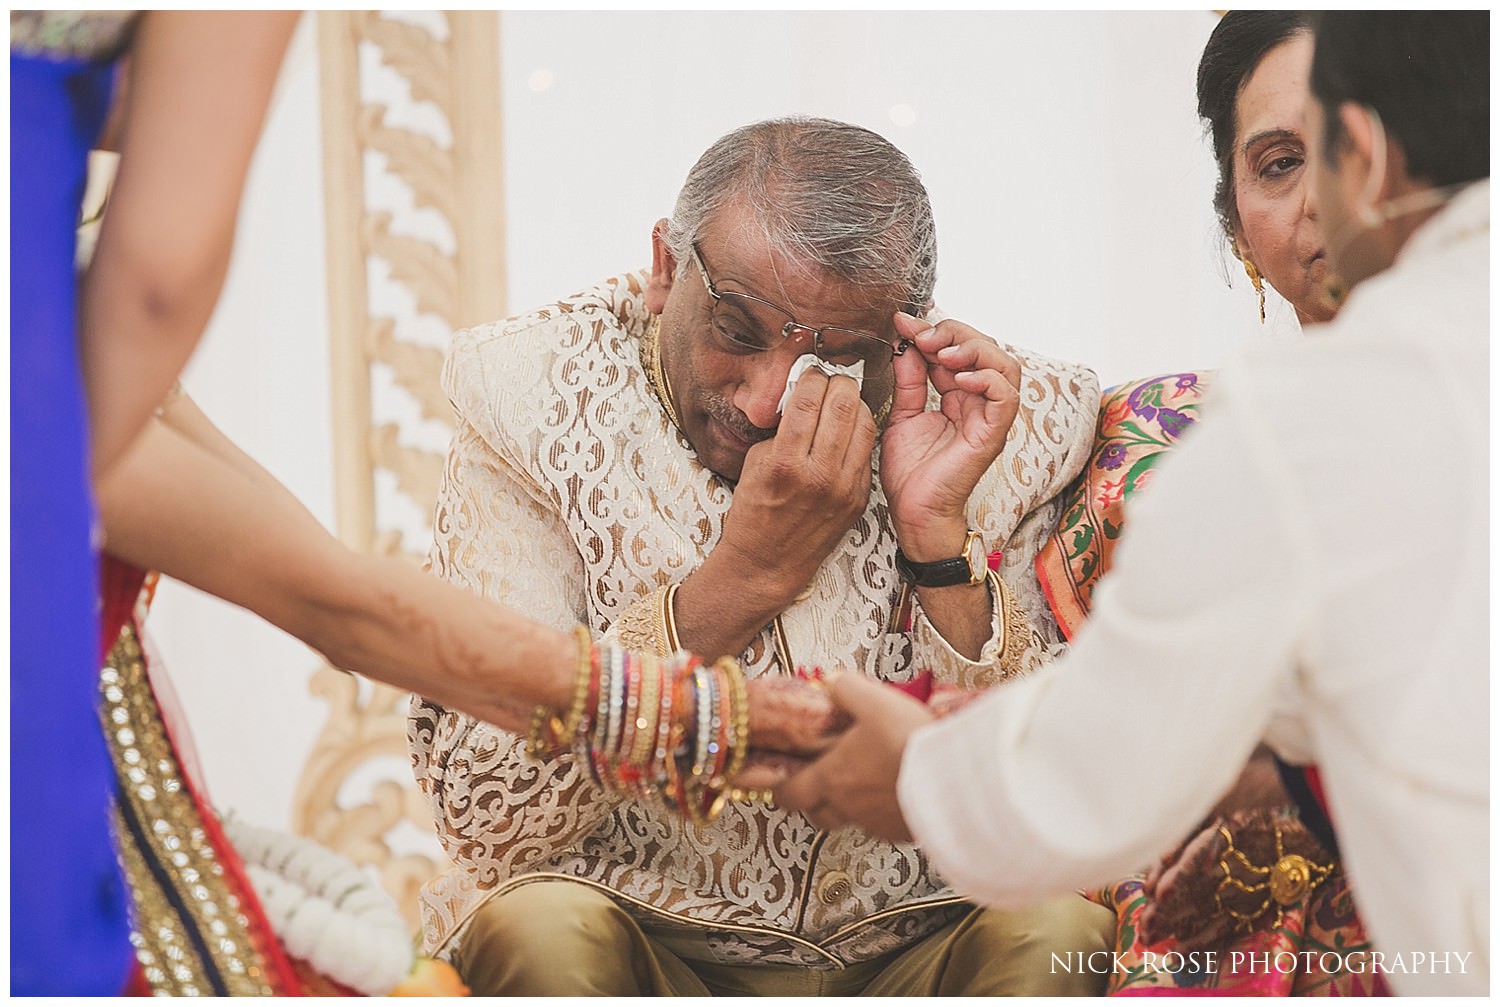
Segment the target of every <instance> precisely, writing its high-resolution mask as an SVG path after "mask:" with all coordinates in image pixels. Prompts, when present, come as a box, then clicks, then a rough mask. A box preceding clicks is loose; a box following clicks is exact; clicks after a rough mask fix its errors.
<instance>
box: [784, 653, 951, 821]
mask: <svg viewBox="0 0 1500 1007" xmlns="http://www.w3.org/2000/svg"><path fill="white" fill-rule="evenodd" d="M824 681H825V684H826V685H827V687H828V691H829V692H830V693H831V694H832V696H833V701H834V703H835V704H837V705H838V706H839V707H840V708H842V709H843V710H844V712H845V713H847V714H848V715H849V717H850V719H851V721H852V724H851V726H850V727H849V729H848V730H847V731H845V732H844V733H843V735H841V736H840V737H839V739H838V740H837V741H835V742H834V743H833V744H832V745H831V746H829V748H828V750H827V751H826V752H824V754H823V755H822V756H821V757H819V758H818V760H817V761H815V762H813V763H812V764H811V765H810V766H808V767H807V768H806V769H804V770H802V771H801V772H800V773H798V774H796V775H795V776H793V777H792V778H791V779H789V780H787V781H786V782H785V783H783V784H782V785H781V786H779V787H777V788H776V803H777V804H778V805H779V806H781V807H784V808H789V809H792V810H796V811H801V812H802V813H803V814H804V815H806V816H807V817H808V819H809V820H810V821H811V822H812V823H813V824H814V825H815V826H817V827H818V828H820V829H836V828H839V827H841V826H844V825H860V826H863V827H864V828H865V830H866V831H868V832H869V833H870V834H871V835H875V836H879V837H880V838H882V839H888V840H891V841H892V842H905V841H908V840H910V839H911V830H910V829H909V828H907V825H906V819H905V818H904V817H903V816H902V814H901V806H900V804H899V803H898V802H897V800H896V778H897V776H898V775H899V773H900V771H901V756H902V753H903V752H904V751H905V749H906V739H907V738H908V737H910V736H911V733H912V732H913V731H915V730H916V729H917V728H919V727H922V726H923V725H925V724H928V723H930V722H931V721H932V720H933V715H932V714H931V713H930V712H929V711H928V709H927V707H925V706H923V705H922V704H921V703H919V702H918V701H917V700H915V699H913V698H911V697H910V696H908V695H906V694H904V693H902V692H901V691H900V690H898V689H893V688H891V687H890V686H888V685H885V684H882V683H880V682H876V681H874V680H872V679H869V678H866V677H865V676H863V675H860V674H858V673H855V672H842V673H839V674H836V675H830V676H828V677H827V678H826V679H825V680H824Z"/></svg>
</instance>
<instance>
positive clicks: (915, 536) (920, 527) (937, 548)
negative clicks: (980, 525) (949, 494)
mask: <svg viewBox="0 0 1500 1007" xmlns="http://www.w3.org/2000/svg"><path fill="white" fill-rule="evenodd" d="M893 523H894V522H893ZM968 535H969V525H968V521H967V520H966V519H965V518H964V516H963V515H959V516H957V517H953V518H943V519H941V520H934V521H926V522H922V523H920V524H917V523H912V524H907V525H905V526H903V525H901V524H896V547H897V548H898V549H900V550H901V555H903V556H905V557H906V558H907V559H909V560H911V561H912V562H913V563H936V562H938V561H939V560H944V559H950V558H952V557H954V556H958V555H960V554H962V552H963V549H964V545H965V544H966V543H967V540H968Z"/></svg>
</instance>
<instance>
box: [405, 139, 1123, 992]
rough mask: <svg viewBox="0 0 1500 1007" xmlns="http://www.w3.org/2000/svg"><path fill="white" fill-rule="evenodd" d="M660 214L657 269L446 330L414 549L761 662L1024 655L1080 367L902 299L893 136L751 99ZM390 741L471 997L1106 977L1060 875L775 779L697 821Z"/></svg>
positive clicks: (901, 187)
mask: <svg viewBox="0 0 1500 1007" xmlns="http://www.w3.org/2000/svg"><path fill="white" fill-rule="evenodd" d="M651 240H652V250H653V259H652V265H651V270H650V272H649V273H646V274H636V275H628V276H624V277H620V278H616V279H613V280H609V281H606V282H605V283H603V284H602V285H600V286H598V287H595V288H593V289H591V290H586V291H584V292H582V293H579V294H576V295H574V296H572V297H569V298H566V299H564V300H562V301H560V302H558V303H557V304H554V305H551V306H549V307H546V308H542V309H540V310H537V311H534V312H532V313H530V314H527V315H523V316H520V317H517V318H514V319H511V320H509V321H507V322H503V323H497V324H494V325H488V326H483V327H480V328H477V329H474V330H470V331H466V332H462V333H459V334H458V336H457V337H456V338H455V341H454V343H453V347H452V350H451V353H450V356H449V358H448V361H447V364H446V367H445V370H444V383H445V386H446V388H447V391H448V393H449V395H450V397H451V398H452V400H453V402H454V403H455V406H456V407H457V410H458V414H459V428H458V431H457V434H456V436H455V440H454V442H453V446H452V449H451V453H450V457H449V460H448V464H447V466H446V471H445V479H444V483H443V488H442V492H441V497H440V501H439V505H438V510H437V516H436V544H435V547H434V552H433V557H432V565H433V567H434V569H435V571H436V572H437V573H438V574H439V575H440V576H442V577H444V578H446V579H448V580H450V581H453V582H456V583H460V584H464V585H467V586H468V587H470V588H471V589H472V590H474V591H476V592H478V593H480V594H482V595H484V596H486V597H488V598H492V599H494V600H496V601H500V602H504V603H505V604H507V605H510V606H512V607H514V608H516V609H518V610H520V611H522V612H524V613H526V614H528V615H530V616H533V617H535V618H538V619H540V620H542V621H544V622H549V623H551V624H554V625H557V626H559V627H566V626H570V625H573V624H575V623H578V622H584V623H587V624H589V625H590V626H591V627H592V628H593V629H594V630H595V631H596V632H599V633H604V632H608V634H609V635H611V636H613V637H615V638H617V639H618V640H619V641H620V642H621V643H622V644H624V645H626V646H629V647H631V648H634V649H637V650H645V651H654V652H656V653H659V654H670V653H672V652H674V651H676V650H678V649H679V648H686V649H688V650H691V651H693V652H695V653H699V654H704V655H715V654H729V655H736V656H738V657H739V659H740V661H741V663H742V664H743V666H744V668H745V670H746V674H747V675H749V676H750V677H751V678H752V679H755V678H764V677H767V676H795V675H797V674H798V673H799V672H806V671H811V670H812V669H815V668H819V667H822V668H830V667H833V666H838V667H842V668H848V669H853V670H854V671H856V672H857V673H860V674H864V675H868V676H870V677H872V678H876V679H882V680H887V681H893V682H900V681H906V680H912V679H917V680H919V681H927V680H929V679H928V678H927V675H926V674H924V673H930V676H931V677H930V680H931V681H933V682H937V683H946V684H948V685H954V686H963V687H975V686H982V685H986V684H990V683H994V682H998V681H1000V680H1001V679H1002V678H1004V677H1006V676H1008V675H1011V674H1015V673H1017V672H1019V671H1022V670H1026V669H1028V668H1029V667H1030V666H1031V665H1032V664H1033V663H1035V662H1036V661H1038V660H1039V659H1040V658H1041V657H1042V656H1043V652H1044V651H1045V649H1046V648H1045V644H1044V641H1042V640H1040V639H1039V638H1037V637H1036V636H1035V635H1033V633H1032V632H1031V631H1030V630H1029V629H1028V628H1027V611H1028V609H1029V608H1033V607H1035V606H1038V605H1040V604H1041V601H1040V598H1039V594H1038V592H1037V591H1036V589H1035V584H1034V581H1031V580H1030V578H1029V570H1028V568H1029V563H1030V559H1031V557H1032V556H1033V555H1034V554H1035V552H1036V549H1037V545H1038V542H1039V540H1040V537H1041V536H1043V535H1045V534H1046V532H1047V530H1048V529H1049V528H1050V525H1051V523H1052V520H1053V519H1054V518H1055V515H1054V514H1052V513H1051V510H1049V508H1048V504H1049V502H1051V501H1052V498H1053V497H1054V495H1055V494H1056V493H1057V492H1058V490H1060V489H1061V488H1062V487H1063V486H1064V485H1065V484H1066V483H1067V482H1068V480H1069V479H1070V478H1071V477H1072V476H1073V475H1074V474H1076V472H1077V471H1078V470H1079V468H1080V466H1081V465H1082V464H1083V461H1084V458H1085V455H1086V454H1087V451H1088V448H1089V443H1090V434H1091V432H1092V427H1093V418H1094V412H1095V409H1096V408H1097V402H1098V389H1097V383H1096V382H1095V380H1094V378H1093V376H1092V375H1091V374H1089V373H1088V372H1087V371H1084V370H1082V369H1079V368H1072V367H1064V366H1062V365H1058V364H1055V363H1052V362H1050V361H1046V360H1043V359H1041V358H1038V357H1034V356H1031V355H1028V354H1024V353H1021V352H1019V351H1014V350H1012V351H1010V352H1009V353H1007V352H1005V351H1002V349H1001V348H1000V347H999V346H998V345H997V344H996V343H995V342H994V341H993V340H990V339H989V338H987V337H985V336H983V335H982V334H980V333H978V332H976V331H975V330H973V329H972V328H970V327H968V326H966V325H963V324H961V323H959V322H956V321H951V320H944V321H939V322H937V324H935V325H934V324H930V323H929V322H926V321H921V320H919V319H921V318H922V317H923V316H925V315H927V314H928V313H929V311H930V308H931V299H932V290H933V283H934V280H935V258H936V239H935V235H934V229H933V222H932V213H931V208H930V205H929V202H928V198H927V194H926V191H925V189H924V188H923V186H922V184H921V182H920V180H919V178H918V176H917V173H916V171H915V170H914V169H913V168H912V166H911V165H910V163H909V162H908V161H907V159H906V158H905V157H904V156H903V155H902V154H901V153H900V152H899V151H898V150H896V149H895V148H894V147H893V146H891V145H890V144H889V143H888V142H886V141H885V140H884V139H882V138H881V137H879V136H877V135H876V134H874V133H871V132H869V131H868V130H865V129H861V128H857V127H854V126H850V125H846V124H843V123H837V122H831V121H827V120H818V119H789V120H777V121H771V122H764V123H759V124H755V125H752V126H747V127H744V128H742V129H740V130H737V131H735V132H733V133H731V134H729V135H727V136H725V137H723V138H721V139H720V140H719V141H718V142H716V143H715V144H714V145H713V146H712V147H711V148H710V149H709V150H708V151H707V152H706V153H705V154H704V155H703V156H702V157H701V158H700V159H699V161H698V162H697V164H696V165H695V166H694V167H693V169H692V171H691V172H690V174H689V176H688V179H687V181H686V183H685V185H684V187H683V189H682V192H681V194H680V195H679V198H678V201H677V205H676V208H675V211H674V214H673V216H672V218H671V219H670V220H662V221H660V222H659V223H657V225H656V226H655V228H654V230H653V232H652V236H651ZM791 379H795V381H792V380H791ZM1018 410H1019V412H1020V416H1019V419H1018V418H1017V412H1018ZM1013 421H1014V422H1013ZM1002 547H1005V553H1006V554H1005V562H1004V565H1003V566H1002V567H1001V569H1002V570H1004V571H1006V573H1007V575H1008V576H1009V577H1010V579H1011V580H1014V581H1015V583H1016V585H1017V587H1016V588H1015V589H1012V588H1010V587H1008V586H1007V585H1006V581H1005V579H1003V578H1002V577H1001V576H1000V575H997V574H996V573H993V572H991V571H990V569H988V562H987V560H988V558H989V556H990V555H991V554H992V553H998V552H999V551H1000V550H1001V548H1002ZM1028 582H1029V583H1030V587H1029V589H1028V588H1027V584H1028ZM410 738H411V745H412V752H413V761H414V768H415V772H416V776H417V780H418V782H419V784H420V785H421V787H422V789H423V790H424V791H425V793H426V794H427V796H428V798H429V799H430V802H431V805H432V808H433V812H434V815H435V817H436V820H437V823H438V831H439V834H440V836H441V838H442V840H443V842H444V844H445V846H446V848H447V850H448V852H449V854H450V855H451V856H452V858H453V860H454V861H455V863H456V865H457V866H456V869H455V870H454V871H452V872H450V873H449V874H448V875H446V876H444V877H443V878H440V879H438V881H437V882H435V883H434V884H433V885H431V886H429V890H428V891H427V892H426V893H425V898H424V912H425V929H426V932H427V937H428V941H429V946H430V947H434V946H435V947H437V948H438V949H439V950H441V951H442V952H443V953H445V954H447V955H450V956H451V957H452V958H453V960H454V961H455V963H456V964H457V965H458V966H459V968H460V971H461V972H462V974H463V975H464V978H465V980H466V981H467V982H468V983H469V985H470V986H471V987H472V988H473V989H474V992H475V993H491V994H518V993H538V994H620V995H632V994H696V995H706V994H710V993H712V994H734V993H755V994H847V993H857V992H865V993H872V994H888V995H899V994H929V993H931V994H936V993H945V994H989V993H1024V992H1057V993H1082V992H1093V991H1095V990H1096V989H1097V988H1098V984H1097V979H1098V978H1099V977H1097V976H1090V975H1078V974H1072V973H1069V972H1067V971H1066V970H1064V971H1062V972H1059V971H1058V970H1056V969H1054V968H1052V967H1051V964H1050V963H1051V953H1052V952H1053V951H1056V952H1059V953H1067V952H1076V951H1085V952H1089V951H1094V950H1100V949H1104V948H1107V947H1109V946H1110V939H1111V937H1112V936H1113V917H1112V915H1111V914H1110V913H1109V912H1108V911H1106V910H1103V909H1100V908H1099V907H1097V906H1094V905H1092V904H1090V903H1088V902H1086V901H1084V900H1083V899H1082V898H1080V897H1078V896H1071V895H1070V896H1068V897H1066V898H1064V899H1061V900H1058V901H1055V902H1052V903H1049V904H1048V905H1045V906H1043V907H1040V908H1038V909H1032V910H1027V911H1025V912H1020V913H1006V912H998V911H989V910H977V909H975V908H974V907H973V906H970V905H968V904H966V903H965V902H963V901H962V899H961V898H960V897H959V896H957V895H955V894H954V892H953V891H952V890H951V889H950V888H949V887H948V886H947V884H946V883H945V882H944V881H943V880H942V879H941V878H939V877H938V876H937V875H936V874H935V873H934V872H933V871H932V870H931V868H930V866H929V864H928V862H927V860H926V858H925V857H924V856H923V854H922V853H921V851H920V850H918V849H917V848H915V847H913V846H911V845H907V844H891V843H887V842H885V841H882V840H879V839H876V838H873V837H871V836H869V835H865V834H863V833H861V832H859V831H857V830H845V831H842V832H839V833H835V834H829V833H825V832H822V831H820V830H819V829H817V828H816V827H815V826H813V825H812V824H810V822H809V821H808V819H807V818H805V817H803V816H802V815H801V814H796V813H791V812H788V811H785V810H782V809H780V808H776V807H774V806H771V805H768V804H765V803H753V802H741V803H731V804H729V805H728V806H727V807H725V808H724V810H723V811H722V814H720V815H719V816H718V817H717V818H716V819H715V820H713V821H711V822H709V823H706V824H705V823H692V822H689V821H685V820H683V819H681V818H679V817H676V816H674V815H672V814H670V813H668V812H666V811H665V810H664V809H662V808H660V807H657V806H655V805H653V804H650V803H633V802H630V801H625V800H622V799H620V798H618V797H615V796H612V795H610V794H608V793H606V792H605V791H604V790H601V789H600V788H599V786H597V785H596V784H595V783H594V782H593V780H592V779H591V778H590V774H589V771H588V767H587V766H583V765H580V764H578V763H577V762H576V761H575V759H574V758H573V757H572V756H568V755H565V756H562V757H560V758H556V759H552V760H549V761H543V760H539V759H532V758H529V757H528V755H527V754H526V746H525V744H524V741H523V740H522V739H520V738H517V737H516V736H514V735H512V734H509V733H506V732H504V731H501V730H498V729H497V728H495V727H493V726H491V725H488V724H485V723H481V722H477V721H475V720H474V719H472V718H470V717H468V716H465V715H463V714H460V713H457V712H455V711H451V710H447V709H444V708H443V707H441V706H439V705H437V704H435V703H432V702H428V701H422V700H418V701H416V702H414V704H413V707H412V711H411V719H410Z"/></svg>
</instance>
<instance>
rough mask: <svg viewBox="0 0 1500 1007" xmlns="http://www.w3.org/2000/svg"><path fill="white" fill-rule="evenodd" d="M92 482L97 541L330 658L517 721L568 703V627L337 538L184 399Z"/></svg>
mask: <svg viewBox="0 0 1500 1007" xmlns="http://www.w3.org/2000/svg"><path fill="white" fill-rule="evenodd" d="M166 414H167V415H166V416H165V417H164V419H163V421H162V422H151V423H148V425H147V428H146V430H145V431H143V433H142V435H141V436H140V438H138V439H137V441H136V442H135V443H134V444H132V445H131V446H130V447H129V448H128V449H127V451H126V453H125V455H124V456H123V457H122V458H121V459H120V461H119V462H118V464H116V465H115V466H113V467H112V468H111V470H110V471H109V472H108V473H106V474H105V476H104V478H103V479H102V480H101V481H100V485H99V508H100V515H101V518H102V522H103V525H104V531H105V548H106V550H107V551H109V552H110V553H112V554H114V555H116V556H119V557H120V558H121V559H124V560H127V561H129V562H131V563H135V564H137V565H139V566H144V567H149V568H152V569H156V570H160V571H162V572H163V573H165V574H167V575H168V576H172V577H175V578H177V579H179V580H181V581H183V582H185V583H188V584H191V585H193V586H194V587H197V588H199V589H200V590H203V591H207V592H208V593H210V594H213V595H216V596H217V597H220V598H223V599H225V600H226V601H230V602H233V603H235V604H237V605H241V606H243V607H245V608H247V609H249V610H250V611H252V612H255V613H256V614H257V615H260V616H261V617H262V618H264V619H266V620H267V621H268V622H270V623H272V624H273V625H275V626H278V627H280V628H281V629H284V630H286V631H287V632H288V633H291V634H292V635H293V636H296V637H297V638H299V639H301V640H303V641H305V642H306V643H308V644H309V645H310V646H312V647H314V648H315V649H317V650H318V651H320V652H321V653H322V654H324V655H325V656H326V657H327V658H328V660H329V661H330V662H332V663H333V664H334V665H336V666H338V667H340V668H345V669H348V670H351V671H357V672H359V673H360V674H362V675H366V676H368V677H370V678H374V679H378V680H380V681H383V682H387V683H389V684H391V685H395V686H397V687H399V688H403V689H409V690H411V691H413V692H417V693H420V694H422V695H425V696H429V697H431V698H433V699H436V700H438V701H439V702H442V703H443V704H444V705H448V706H452V707H454V708H456V709H461V710H464V711H465V712H467V713H470V714H472V715H473V716H475V717H478V718H480V719H483V720H487V721H491V722H493V723H497V724H501V725H504V726H505V727H507V728H509V729H511V730H521V731H524V730H525V728H526V725H527V722H528V718H529V716H530V713H531V710H532V709H533V708H534V706H535V705H536V704H538V703H543V704H546V705H549V706H554V707H562V706H565V705H566V703H567V701H568V697H569V696H570V695H571V691H572V683H573V674H574V669H575V668H576V662H577V658H576V647H575V645H574V644H573V642H572V639H571V637H570V636H569V635H568V634H567V633H564V632H562V631H560V630H556V629H552V628H549V627H546V626H543V625H541V624H540V623H537V622H534V621H532V620H530V619H527V618H525V617H523V616H521V615H519V614H518V613H516V612H513V611H512V610H510V609H508V608H505V607H503V606H500V605H496V604H493V603H492V602H488V601H485V600H484V599H482V598H479V597H478V596H476V595H474V594H473V593H471V592H469V591H466V590H464V589H462V588H460V587H456V586H454V585H451V584H446V583H444V582H442V581H439V580H437V579H436V578H434V577H431V576H429V575H428V574H425V573H423V572H422V571H421V570H420V569H418V568H417V567H415V566H413V565H411V564H409V563H406V562H404V561H401V560H397V559H390V558H386V557H380V556H370V555H364V554H361V553H358V552H355V551H354V550H351V549H349V548H347V547H346V546H344V545H343V544H342V543H341V542H339V541H338V540H337V539H336V538H334V537H333V535H331V534H330V533H329V532H328V531H327V529H325V528H324V527H323V526H322V525H321V524H320V523H319V522H318V521H317V519H316V518H314V517H313V515H312V514H311V513H310V512H309V511H308V510H307V509H306V508H305V507H303V505H302V504H301V503H300V502H299V501H298V500H297V499H296V498H295V497H294V496H293V495H292V494H291V493H290V492H289V491H288V490H287V489H286V488H285V487H284V486H282V485H281V484H280V483H279V482H277V481H276V479H275V478H274V477H273V476H271V475H270V473H268V472H266V471H265V470H264V469H262V468H260V466H259V465H257V464H256V463H255V462H254V461H253V460H252V459H251V458H250V457H249V456H248V455H245V454H244V452H242V451H240V450H239V449H238V448H236V447H235V446H234V445H233V444H232V443H231V442H230V441H229V440H228V439H227V438H225V437H224V436H223V435H222V434H221V433H219V432H218V430H217V429H216V428H214V427H213V425H212V424H211V423H209V422H208V420H207V418H206V417H204V416H203V414H202V413H201V412H199V411H198V410H197V409H196V407H195V406H193V405H192V403H191V401H189V400H187V399H186V398H178V399H177V400H175V401H174V402H173V403H172V404H171V405H170V406H169V407H168V408H167V410H166Z"/></svg>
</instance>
